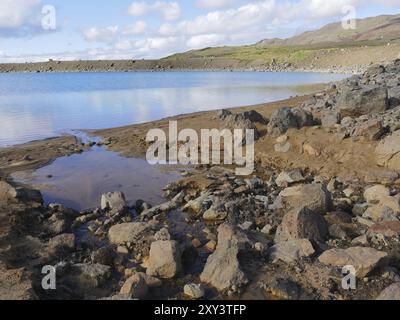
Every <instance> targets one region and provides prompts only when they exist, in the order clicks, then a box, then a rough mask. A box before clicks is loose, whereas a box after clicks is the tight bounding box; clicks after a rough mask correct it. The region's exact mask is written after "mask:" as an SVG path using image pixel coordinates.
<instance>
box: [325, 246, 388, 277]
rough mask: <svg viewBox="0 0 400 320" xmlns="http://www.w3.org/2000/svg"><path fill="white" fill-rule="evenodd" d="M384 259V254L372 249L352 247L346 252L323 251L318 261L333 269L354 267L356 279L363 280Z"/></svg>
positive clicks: (340, 250)
mask: <svg viewBox="0 0 400 320" xmlns="http://www.w3.org/2000/svg"><path fill="white" fill-rule="evenodd" d="M386 257H387V253H386V252H382V251H378V250H375V249H373V248H364V247H352V248H348V249H346V250H344V249H330V250H328V251H325V252H324V253H323V254H322V255H321V256H320V257H319V258H318V260H319V261H320V262H321V263H323V264H325V265H330V266H334V267H344V266H348V265H350V266H354V268H355V270H356V275H357V277H359V278H363V277H365V276H366V275H368V274H369V273H370V272H371V271H372V270H374V269H375V268H376V267H378V266H379V265H380V264H381V263H383V261H384V258H386Z"/></svg>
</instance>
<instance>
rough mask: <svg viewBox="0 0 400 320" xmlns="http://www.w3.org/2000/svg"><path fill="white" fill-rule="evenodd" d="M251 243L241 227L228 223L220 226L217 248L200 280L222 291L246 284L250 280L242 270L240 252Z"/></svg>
mask: <svg viewBox="0 0 400 320" xmlns="http://www.w3.org/2000/svg"><path fill="white" fill-rule="evenodd" d="M249 244H250V241H249V239H248V238H247V236H246V234H245V233H244V232H243V231H241V230H240V229H238V228H234V227H233V226H231V225H227V224H223V225H221V226H219V228H218V246H217V249H216V251H215V252H214V253H213V254H212V255H210V256H209V257H208V259H207V263H206V265H205V267H204V270H203V272H202V273H201V275H200V280H201V281H202V282H205V283H209V284H210V285H212V286H213V287H215V288H217V289H218V290H220V291H225V290H229V289H232V288H233V287H234V288H239V287H241V286H242V285H244V284H246V283H247V282H248V280H247V277H246V275H245V274H244V272H243V271H242V270H241V267H240V262H239V259H238V254H239V252H241V251H243V250H246V246H248V245H249Z"/></svg>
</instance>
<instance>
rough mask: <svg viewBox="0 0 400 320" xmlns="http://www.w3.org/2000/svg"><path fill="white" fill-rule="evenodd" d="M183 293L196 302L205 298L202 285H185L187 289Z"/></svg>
mask: <svg viewBox="0 0 400 320" xmlns="http://www.w3.org/2000/svg"><path fill="white" fill-rule="evenodd" d="M183 292H184V294H185V296H187V297H189V298H191V299H195V300H197V299H201V298H203V297H204V294H205V292H204V289H203V287H202V286H201V284H195V283H190V284H187V285H185V287H184V288H183Z"/></svg>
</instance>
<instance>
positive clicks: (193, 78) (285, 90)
mask: <svg viewBox="0 0 400 320" xmlns="http://www.w3.org/2000/svg"><path fill="white" fill-rule="evenodd" d="M343 77H345V76H343V75H333V74H315V73H312V74H310V73H250V72H233V73H232V72H226V73H224V72H181V73H178V72H171V73H89V74H75V73H72V74H0V124H1V125H0V147H1V146H6V145H12V144H17V143H23V142H27V141H30V140H36V139H42V138H47V137H50V136H55V135H59V134H60V133H65V132H70V130H71V129H99V128H107V127H115V126H122V125H128V124H132V123H140V122H146V121H151V120H156V119H159V118H163V117H167V116H171V115H176V114H182V113H189V112H194V111H201V110H207V109H217V108H223V107H232V106H241V105H249V104H257V103H262V102H269V101H275V100H280V99H285V98H288V97H289V96H292V95H296V94H304V93H307V92H311V91H313V90H314V88H313V87H312V86H308V87H307V86H306V87H298V85H307V84H314V83H326V82H329V81H334V80H338V79H341V78H343Z"/></svg>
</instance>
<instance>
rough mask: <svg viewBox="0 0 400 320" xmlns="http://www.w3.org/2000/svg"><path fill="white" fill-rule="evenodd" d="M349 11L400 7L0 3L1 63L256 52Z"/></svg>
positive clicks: (88, 0) (378, 3)
mask: <svg viewBox="0 0 400 320" xmlns="http://www.w3.org/2000/svg"><path fill="white" fill-rule="evenodd" d="M349 6H350V7H349ZM349 8H353V9H354V10H355V11H354V12H355V14H356V17H357V18H364V17H370V16H377V15H381V14H397V13H400V0H334V1H327V0H249V1H244V0H183V1H177V0H171V1H170V0H146V1H132V0H108V1H105V0H83V1H82V0H0V62H27V61H46V60H48V59H54V60H78V59H153V58H161V57H165V56H168V55H170V54H173V53H176V52H184V51H187V50H192V49H199V48H204V47H209V46H222V45H243V44H253V43H255V42H257V41H260V40H262V39H266V38H274V37H279V38H286V37H290V36H293V35H296V34H299V33H301V32H304V31H307V30H312V29H316V28H319V27H322V26H323V25H325V24H327V23H330V22H336V21H340V20H341V19H343V17H345V16H346V15H347V14H348V13H349V12H350V11H349ZM351 12H353V11H351Z"/></svg>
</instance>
